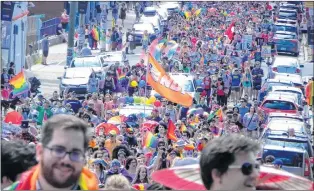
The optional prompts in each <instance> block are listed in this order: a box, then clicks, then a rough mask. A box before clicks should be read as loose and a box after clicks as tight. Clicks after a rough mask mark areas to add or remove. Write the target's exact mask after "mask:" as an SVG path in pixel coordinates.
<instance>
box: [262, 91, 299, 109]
mask: <svg viewBox="0 0 314 191" xmlns="http://www.w3.org/2000/svg"><path fill="white" fill-rule="evenodd" d="M260 108H261V109H262V110H263V111H264V112H265V113H267V114H268V113H272V112H283V113H298V112H299V105H298V104H297V100H296V99H295V98H294V97H291V96H286V95H280V94H270V95H267V96H266V97H265V99H264V101H263V102H262V104H261V106H260Z"/></svg>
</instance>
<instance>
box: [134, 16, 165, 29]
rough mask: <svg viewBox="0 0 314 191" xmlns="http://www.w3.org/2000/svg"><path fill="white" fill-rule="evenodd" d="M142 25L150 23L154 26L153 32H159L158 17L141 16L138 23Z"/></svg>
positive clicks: (159, 22)
mask: <svg viewBox="0 0 314 191" xmlns="http://www.w3.org/2000/svg"><path fill="white" fill-rule="evenodd" d="M139 22H142V23H151V24H153V26H154V30H155V32H160V24H161V21H160V17H159V15H155V16H145V15H143V16H141V18H140V21H139Z"/></svg>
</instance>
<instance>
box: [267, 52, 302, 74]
mask: <svg viewBox="0 0 314 191" xmlns="http://www.w3.org/2000/svg"><path fill="white" fill-rule="evenodd" d="M303 67H304V65H303V64H299V61H298V59H297V58H291V57H283V56H277V57H276V59H275V62H274V63H273V65H272V66H271V68H272V70H271V73H272V74H271V76H274V75H275V74H276V73H287V74H299V75H302V73H301V68H303Z"/></svg>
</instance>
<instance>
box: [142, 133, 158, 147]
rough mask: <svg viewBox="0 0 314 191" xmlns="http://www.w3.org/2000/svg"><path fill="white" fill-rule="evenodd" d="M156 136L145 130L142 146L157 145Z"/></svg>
mask: <svg viewBox="0 0 314 191" xmlns="http://www.w3.org/2000/svg"><path fill="white" fill-rule="evenodd" d="M157 143H158V140H157V137H156V136H154V135H153V133H152V132H150V131H147V133H146V136H145V138H144V144H143V145H144V147H146V148H156V147H157Z"/></svg>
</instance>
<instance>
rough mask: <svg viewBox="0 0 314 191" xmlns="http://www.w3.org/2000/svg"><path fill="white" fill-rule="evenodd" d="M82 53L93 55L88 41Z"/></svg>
mask: <svg viewBox="0 0 314 191" xmlns="http://www.w3.org/2000/svg"><path fill="white" fill-rule="evenodd" d="M80 55H81V56H91V55H93V53H92V50H91V49H90V48H89V47H88V43H87V42H85V43H84V47H83V48H82V50H81V53H80Z"/></svg>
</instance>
